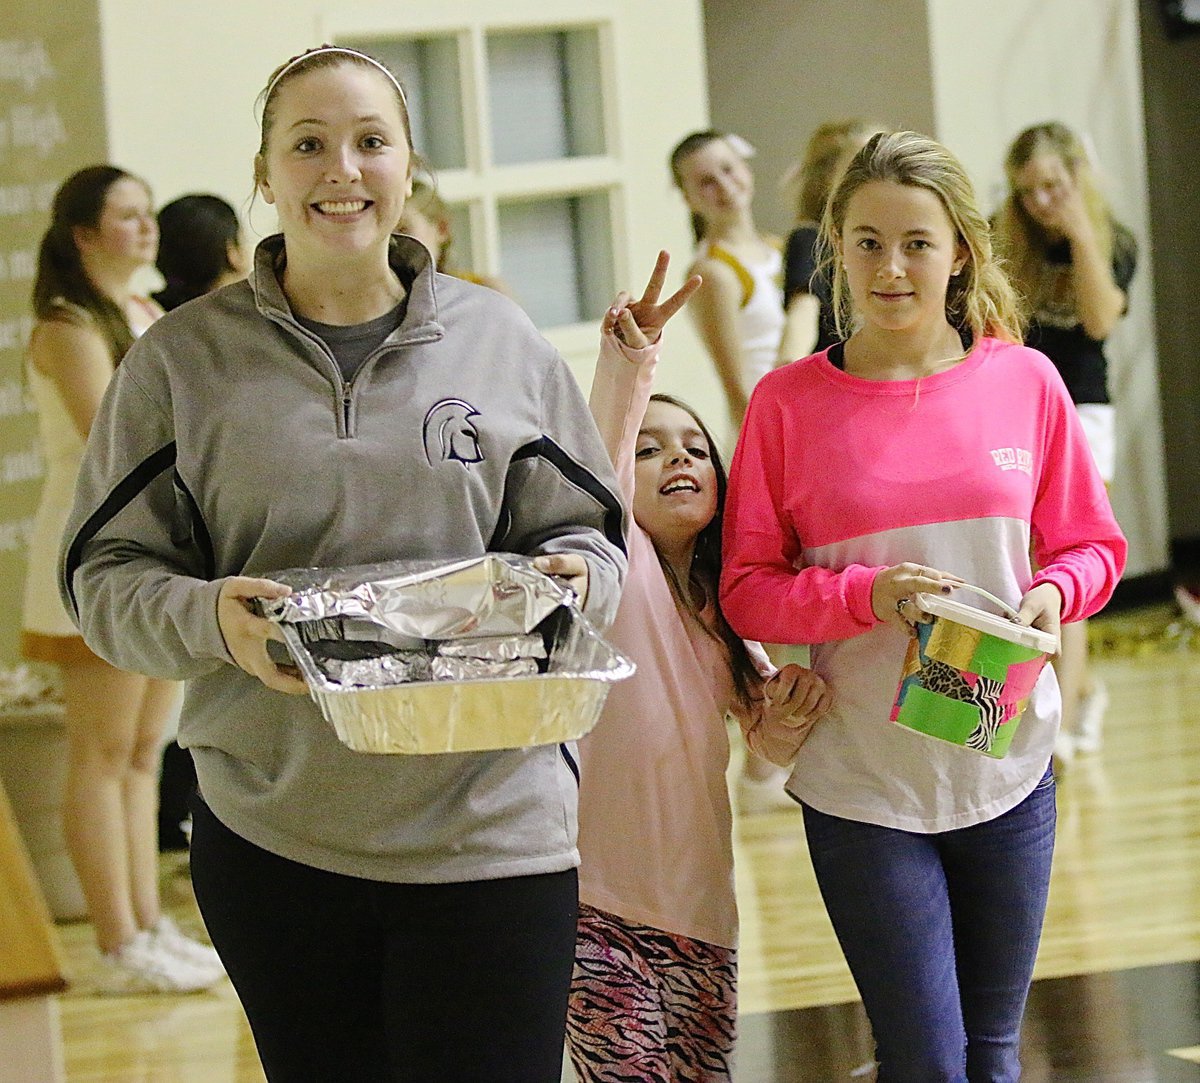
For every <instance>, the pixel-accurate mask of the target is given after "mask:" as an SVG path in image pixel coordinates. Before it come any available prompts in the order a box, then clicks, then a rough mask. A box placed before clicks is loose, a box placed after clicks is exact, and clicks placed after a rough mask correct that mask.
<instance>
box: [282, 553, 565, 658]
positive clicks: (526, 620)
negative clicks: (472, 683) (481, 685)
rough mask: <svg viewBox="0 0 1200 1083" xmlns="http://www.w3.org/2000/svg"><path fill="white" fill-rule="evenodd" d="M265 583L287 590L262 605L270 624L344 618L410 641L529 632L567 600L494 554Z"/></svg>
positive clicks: (556, 587)
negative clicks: (283, 595)
mask: <svg viewBox="0 0 1200 1083" xmlns="http://www.w3.org/2000/svg"><path fill="white" fill-rule="evenodd" d="M272 578H274V579H275V580H276V582H279V583H286V584H287V585H288V586H290V587H291V588H292V589H293V593H292V594H291V595H290V596H289V597H287V598H281V599H278V600H277V601H273V602H270V603H266V604H264V607H263V609H264V612H265V613H266V614H267V616H270V617H272V618H273V619H275V620H280V621H285V622H289V623H294V622H296V621H309V620H321V619H324V618H327V617H348V618H350V619H352V620H364V621H368V622H370V623H373V624H377V625H380V626H381V627H382V628H385V629H388V630H389V631H391V632H393V633H395V634H396V635H398V636H401V637H411V638H416V639H451V638H454V637H456V636H486V635H510V634H513V633H525V632H532V631H533V629H534V628H536V627H537V625H538V624H539V623H540V622H541V621H542V620H543V619H544V618H545V617H547V616H548V615H549V614H550V613H551V612H553V611H554V610H555V609H557V608H558V607H559V606H560V605H565V604H567V603H569V601H570V599H571V597H572V595H571V592H570V590H569V589H568V588H567V587H565V586H563V585H562V584H560V583H556V582H555V581H554V580H553V579H551V578H550V577H549V576H547V575H543V574H542V573H541V572H539V571H537V570H536V569H535V568H534V567H533V563H532V560H531V559H530V558H528V557H521V556H515V555H509V554H501V553H488V554H487V555H486V556H482V557H472V558H471V559H469V560H460V561H457V562H455V563H452V564H447V563H445V562H435V561H428V560H423V561H396V562H393V563H389V564H369V565H360V566H358V567H354V568H293V569H290V570H288V571H285V572H279V573H276V574H275V575H273V577H272Z"/></svg>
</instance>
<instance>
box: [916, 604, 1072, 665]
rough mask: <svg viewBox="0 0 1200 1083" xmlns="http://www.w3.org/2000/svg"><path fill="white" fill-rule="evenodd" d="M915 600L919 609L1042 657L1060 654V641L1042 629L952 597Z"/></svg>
mask: <svg viewBox="0 0 1200 1083" xmlns="http://www.w3.org/2000/svg"><path fill="white" fill-rule="evenodd" d="M913 601H914V602H915V603H916V604H917V606H918V608H920V609H923V610H924V611H925V612H926V613H932V614H933V615H934V616H935V617H945V618H946V619H947V620H952V621H957V622H958V623H959V624H965V625H966V626H967V627H968V628H974V629H976V630H977V631H980V632H986V633H987V634H988V635H993V636H996V637H998V638H1000V639H1006V640H1008V641H1009V642H1010V643H1019V644H1020V645H1021V646H1022V647H1029V648H1030V649H1031V650H1035V651H1041V652H1042V653H1043V654H1056V653H1057V652H1058V639H1057V638H1056V637H1055V636H1052V635H1051V634H1050V633H1049V632H1043V631H1042V630H1041V629H1040V628H1028V627H1026V626H1025V625H1022V624H1013V622H1012V621H1010V620H1008V619H1007V618H1005V617H998V616H996V615H995V614H994V613H987V612H985V611H984V610H982V609H976V608H975V606H973V605H967V604H966V603H965V602H956V601H954V600H953V599H952V598H941V597H939V596H938V595H936V594H915V595H913Z"/></svg>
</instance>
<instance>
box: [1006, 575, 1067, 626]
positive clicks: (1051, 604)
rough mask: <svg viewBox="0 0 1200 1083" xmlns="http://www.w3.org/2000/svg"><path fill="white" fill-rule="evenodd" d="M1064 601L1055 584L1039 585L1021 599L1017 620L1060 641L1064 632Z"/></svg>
mask: <svg viewBox="0 0 1200 1083" xmlns="http://www.w3.org/2000/svg"><path fill="white" fill-rule="evenodd" d="M1062 601H1063V599H1062V594H1061V593H1059V590H1058V587H1056V586H1055V585H1054V584H1053V583H1039V584H1038V585H1037V586H1036V587H1033V588H1032V589H1031V590H1029V591H1027V592H1026V594H1025V597H1024V598H1022V599H1021V605H1020V607H1019V608H1018V609H1017V619H1018V620H1019V621H1020V623H1021V624H1024V625H1026V626H1032V627H1034V628H1040V629H1041V630H1042V631H1043V632H1049V633H1050V634H1051V635H1052V636H1054V638H1055V639H1058V638H1059V637H1060V634H1061V631H1062Z"/></svg>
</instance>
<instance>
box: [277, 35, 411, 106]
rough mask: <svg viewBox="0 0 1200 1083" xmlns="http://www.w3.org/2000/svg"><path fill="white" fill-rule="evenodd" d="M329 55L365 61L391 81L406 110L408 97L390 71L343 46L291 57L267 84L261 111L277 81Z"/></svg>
mask: <svg viewBox="0 0 1200 1083" xmlns="http://www.w3.org/2000/svg"><path fill="white" fill-rule="evenodd" d="M329 53H341V54H342V55H344V56H352V57H354V58H355V59H357V60H365V61H366V62H367V63H368V64H370V65H372V66H373V67H376V68H378V69H379V70H380V71H381V72H383V74H384V75H386V76H387V77H388V79H390V80H391V83H392V86H394V87H395V88H396V93H397V94H399V95H400V100H401V101H402V102H403V103H404V108H405V109H407V108H408V97H407V95H406V94H405V93H404V87H402V86H401V85H400V80H399V79H397V78H396V77H395V75H393V74H392V72H391V70H390V69H389V68H388V67H387V66H386V65H384V64H381V63H380V62H379V61H378V60H376V59H375V58H374V57H373V56H368V55H367V54H366V53H360V52H359V51H358V50H357V49H350V48H347V47H346V46H345V45H328V44H326V45H318V46H317V47H316V48H315V49H309V50H308V51H307V52H303V53H300V54H299V55H298V56H294V57H292V59H291V60H289V61H288V62H287V63H286V64H284V66H283V67H282V68H280V69H279V71H277V72H276V73H275V78H274V79H272V80H271V81H270V82H269V83H268V84H267V89H266V91H265V92H264V93H263V99H262V100H263V111H264V112H265V111H266V108H267V102H269V101H270V100H271V94H272V93H274V90H275V87H276V86H278V85H279V80H280V79H282V78H283V77H284V76H285V75H287V73H288V72H289V71H291V70H292V69H293V68H294V67H295V66H296V65H297V64H299V63H301V62H302V61H304V60H308V59H309V58H310V57H314V56H322V55H326V54H329Z"/></svg>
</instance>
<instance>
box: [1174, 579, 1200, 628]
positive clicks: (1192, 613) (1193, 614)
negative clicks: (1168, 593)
mask: <svg viewBox="0 0 1200 1083" xmlns="http://www.w3.org/2000/svg"><path fill="white" fill-rule="evenodd" d="M1175 601H1177V602H1178V603H1179V608H1180V609H1182V610H1183V615H1184V617H1186V618H1187V619H1188V620H1189V621H1190V622H1191V623H1192V624H1200V594H1197V593H1195V592H1194V591H1192V590H1189V589H1188V588H1187V587H1185V586H1182V585H1180V586H1178V587H1176V588H1175Z"/></svg>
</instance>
